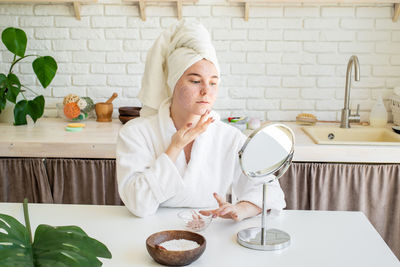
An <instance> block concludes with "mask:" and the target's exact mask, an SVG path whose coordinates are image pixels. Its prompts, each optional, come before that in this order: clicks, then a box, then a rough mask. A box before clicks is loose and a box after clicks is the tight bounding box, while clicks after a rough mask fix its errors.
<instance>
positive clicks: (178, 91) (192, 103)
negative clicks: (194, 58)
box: [172, 59, 218, 115]
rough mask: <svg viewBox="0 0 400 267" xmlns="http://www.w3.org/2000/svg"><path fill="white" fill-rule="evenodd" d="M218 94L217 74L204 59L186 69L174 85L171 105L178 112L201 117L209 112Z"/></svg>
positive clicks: (211, 65) (210, 63) (212, 65)
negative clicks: (177, 109) (174, 106)
mask: <svg viewBox="0 0 400 267" xmlns="http://www.w3.org/2000/svg"><path fill="white" fill-rule="evenodd" d="M217 94H218V73H217V69H216V68H215V66H214V64H213V63H212V62H210V61H208V60H206V59H203V60H200V61H198V62H196V63H194V64H193V65H192V66H190V68H188V69H187V70H186V71H185V72H184V73H183V75H182V76H181V78H180V79H179V80H178V82H177V83H176V85H175V88H174V93H173V97H172V104H173V105H177V107H179V109H180V110H182V111H186V112H188V113H192V114H195V115H202V114H204V112H206V111H207V110H210V109H211V108H212V106H213V104H214V102H215V99H216V97H217Z"/></svg>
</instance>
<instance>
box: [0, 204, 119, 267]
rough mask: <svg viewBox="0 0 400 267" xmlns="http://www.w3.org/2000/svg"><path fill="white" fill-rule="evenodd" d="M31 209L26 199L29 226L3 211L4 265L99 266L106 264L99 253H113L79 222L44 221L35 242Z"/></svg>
mask: <svg viewBox="0 0 400 267" xmlns="http://www.w3.org/2000/svg"><path fill="white" fill-rule="evenodd" d="M27 209H28V207H27V202H24V214H25V221H26V222H27V227H26V228H25V227H24V226H23V225H22V224H21V223H20V222H19V221H17V220H16V219H14V218H13V217H11V216H8V215H6V214H0V259H1V264H0V265H1V266H2V267H12V266H27V267H29V266H32V267H38V266H41V267H53V266H65V267H67V266H68V267H81V266H85V267H97V266H102V262H101V261H100V260H99V259H98V258H99V257H100V258H109V259H110V258H111V257H112V256H111V253H110V251H109V250H108V249H107V247H106V246H105V245H104V244H103V243H101V242H99V241H97V240H96V239H93V238H91V237H89V236H88V235H87V234H86V233H85V232H84V231H83V230H82V229H81V228H80V227H78V226H58V227H53V226H50V225H45V224H41V225H39V226H38V227H37V228H36V231H35V237H34V241H33V243H32V242H31V240H30V226H29V227H28V225H29V215H28V212H27ZM27 218H28V219H27Z"/></svg>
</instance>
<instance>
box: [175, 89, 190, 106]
mask: <svg viewBox="0 0 400 267" xmlns="http://www.w3.org/2000/svg"><path fill="white" fill-rule="evenodd" d="M176 98H177V100H178V102H179V104H180V106H181V107H182V108H183V109H185V110H187V111H190V110H191V108H192V102H193V99H194V91H193V90H191V89H190V88H189V87H188V86H181V87H180V88H179V89H178V92H177V95H176Z"/></svg>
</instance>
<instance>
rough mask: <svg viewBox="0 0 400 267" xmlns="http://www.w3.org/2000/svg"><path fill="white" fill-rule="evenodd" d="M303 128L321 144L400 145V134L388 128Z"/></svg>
mask: <svg viewBox="0 0 400 267" xmlns="http://www.w3.org/2000/svg"><path fill="white" fill-rule="evenodd" d="M302 130H303V131H304V132H305V133H306V134H307V135H308V136H309V137H310V138H311V139H312V140H313V141H314V142H315V143H316V144H320V145H373V146H377V145H378V146H382V145H383V146H400V134H397V133H395V132H393V131H392V130H390V129H388V128H374V127H370V126H358V127H357V126H354V127H352V128H347V129H345V128H339V127H324V126H305V127H302Z"/></svg>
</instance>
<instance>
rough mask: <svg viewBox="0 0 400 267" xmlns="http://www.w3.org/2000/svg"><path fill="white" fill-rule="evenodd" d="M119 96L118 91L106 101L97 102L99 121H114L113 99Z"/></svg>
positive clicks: (96, 108)
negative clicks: (112, 117)
mask: <svg viewBox="0 0 400 267" xmlns="http://www.w3.org/2000/svg"><path fill="white" fill-rule="evenodd" d="M117 96H118V94H117V93H113V94H112V96H111V97H110V98H109V99H108V100H107V101H106V102H104V103H103V102H100V103H96V106H95V110H96V116H97V119H96V121H98V122H110V121H112V119H111V116H112V113H113V104H112V101H113V100H114V99H115V98H116V97H117Z"/></svg>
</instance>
